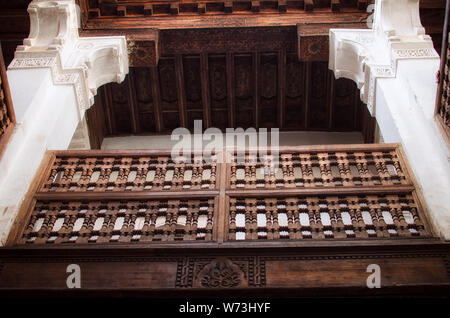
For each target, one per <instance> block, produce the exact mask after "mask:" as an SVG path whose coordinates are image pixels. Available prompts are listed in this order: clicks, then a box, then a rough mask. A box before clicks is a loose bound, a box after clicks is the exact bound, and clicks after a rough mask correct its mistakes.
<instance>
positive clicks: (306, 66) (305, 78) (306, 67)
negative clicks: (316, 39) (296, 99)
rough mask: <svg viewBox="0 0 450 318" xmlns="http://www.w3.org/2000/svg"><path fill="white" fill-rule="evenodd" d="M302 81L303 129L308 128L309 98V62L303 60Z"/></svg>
mask: <svg viewBox="0 0 450 318" xmlns="http://www.w3.org/2000/svg"><path fill="white" fill-rule="evenodd" d="M303 70H304V71H303V72H304V75H303V83H304V87H305V91H304V92H303V96H304V102H303V103H304V107H305V129H307V128H308V124H309V122H308V116H309V99H310V86H311V62H305V64H304V67H303Z"/></svg>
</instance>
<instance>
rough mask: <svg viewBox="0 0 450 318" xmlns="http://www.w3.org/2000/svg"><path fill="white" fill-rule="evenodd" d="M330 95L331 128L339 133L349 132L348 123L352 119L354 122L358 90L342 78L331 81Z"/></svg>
mask: <svg viewBox="0 0 450 318" xmlns="http://www.w3.org/2000/svg"><path fill="white" fill-rule="evenodd" d="M331 94H333V109H332V112H333V113H332V116H333V117H332V120H331V123H332V128H333V129H334V130H339V131H345V130H351V128H350V127H349V126H348V121H349V119H351V118H352V117H353V118H354V119H353V120H354V121H355V122H356V119H355V117H356V114H357V107H358V102H359V90H358V89H356V86H355V84H354V83H353V81H351V80H349V79H345V78H343V79H341V80H339V81H333V87H332V90H331Z"/></svg>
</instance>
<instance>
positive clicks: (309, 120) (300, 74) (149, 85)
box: [94, 50, 373, 141]
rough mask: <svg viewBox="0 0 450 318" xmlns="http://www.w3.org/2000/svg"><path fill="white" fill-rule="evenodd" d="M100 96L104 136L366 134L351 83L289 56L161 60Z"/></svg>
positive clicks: (280, 53) (259, 54) (369, 123)
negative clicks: (214, 131)
mask: <svg viewBox="0 0 450 318" xmlns="http://www.w3.org/2000/svg"><path fill="white" fill-rule="evenodd" d="M100 92H101V94H99V95H98V97H97V102H96V104H98V106H94V108H95V107H102V108H103V111H102V112H97V113H104V116H105V118H104V121H105V125H106V132H107V133H106V134H107V135H111V136H116V135H124V134H136V133H137V134H153V133H167V134H170V133H171V132H172V130H173V129H175V128H178V127H186V128H188V129H191V130H192V129H193V128H194V120H196V119H200V120H203V123H202V125H203V129H207V128H209V127H217V128H220V129H222V130H225V128H237V127H242V128H244V129H247V128H249V127H254V128H273V127H275V128H280V130H284V131H286V130H291V131H292V130H316V131H363V130H364V131H365V132H366V134H368V136H373V131H372V130H373V119H371V118H370V115H369V114H368V113H367V112H364V111H363V110H362V109H363V108H366V106H365V105H364V104H363V103H361V102H360V99H359V96H358V94H359V90H358V89H357V88H356V85H355V84H354V83H353V82H352V81H350V80H347V79H339V80H335V79H334V75H333V73H332V72H331V71H329V70H328V64H327V62H301V61H299V60H298V57H297V53H296V52H295V51H288V52H286V51H284V50H279V51H275V52H274V51H262V52H259V51H256V52H242V53H231V52H227V53H223V54H206V53H202V54H189V55H182V54H178V55H175V56H174V55H168V56H163V57H161V59H160V62H159V65H158V67H139V68H131V69H130V74H129V75H128V76H127V78H126V80H125V81H124V83H122V84H120V85H119V84H107V85H105V86H104V87H102V88H100ZM99 99H100V100H99ZM366 117H368V118H366ZM370 127H372V128H370ZM94 128H95V129H98V127H94ZM367 140H369V141H370V138H368V139H367Z"/></svg>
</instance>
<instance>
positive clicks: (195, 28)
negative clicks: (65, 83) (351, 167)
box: [0, 0, 445, 147]
mask: <svg viewBox="0 0 450 318" xmlns="http://www.w3.org/2000/svg"><path fill="white" fill-rule="evenodd" d="M29 2H30V1H29V0H19V1H14V2H12V3H11V2H10V1H8V2H6V1H2V2H0V12H1V13H0V22H1V23H2V28H1V30H0V40H1V42H2V45H3V49H4V53H5V59H6V61H7V63H8V62H9V61H10V60H11V59H12V56H13V51H14V49H15V46H16V45H17V44H19V43H20V41H21V39H22V38H24V37H26V36H27V33H28V28H29V22H28V17H27V13H26V9H25V8H26V6H27V4H28V3H29ZM77 2H78V3H79V5H80V8H81V13H82V14H81V21H82V28H81V30H80V33H81V35H82V36H96V35H116V34H122V35H126V36H127V40H128V47H129V58H130V65H131V69H130V75H129V76H128V77H127V78H126V80H125V82H124V83H122V84H120V85H118V84H108V85H106V86H105V87H103V88H101V89H100V90H99V95H98V97H97V98H96V106H95V107H93V108H92V109H91V110H90V111H89V112H88V120H89V126H90V130H91V132H92V134H93V136H91V139H92V140H91V142H92V144H93V145H94V147H99V145H100V143H101V140H102V139H103V136H105V135H121V134H142V133H169V132H170V131H171V130H172V129H173V128H176V127H179V126H184V127H188V128H191V127H192V125H193V120H194V119H203V122H204V128H207V127H211V126H214V127H219V128H225V127H243V128H246V127H256V128H258V127H269V128H270V127H279V128H280V129H281V130H322V131H352V130H353V131H354V130H360V131H363V132H364V135H365V139H366V141H371V140H372V137H373V125H374V123H373V120H372V119H371V118H370V116H369V115H368V114H367V111H366V109H365V106H364V105H363V104H362V103H361V102H360V101H359V96H358V90H357V89H356V87H355V85H354V84H353V82H351V81H349V80H344V79H340V80H337V81H336V80H335V79H334V76H333V74H332V73H331V72H330V71H329V70H328V65H327V63H328V62H327V60H328V31H329V29H330V28H342V27H344V28H364V27H366V24H365V21H366V19H367V17H368V16H369V14H368V13H367V12H366V7H367V4H368V3H370V1H366V0H292V1H286V0H276V1H228V0H226V1H201V2H199V1H194V0H192V1H189V0H186V1H185V0H183V1H168V0H162V1H154V0H78V1H77ZM444 7H445V0H422V1H421V18H422V23H423V24H424V26H425V28H426V31H427V33H429V34H431V35H432V37H433V40H434V41H435V46H436V48H437V49H438V50H440V45H441V43H440V42H441V37H442V25H443V21H444V10H443V8H444Z"/></svg>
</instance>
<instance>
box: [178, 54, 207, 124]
mask: <svg viewBox="0 0 450 318" xmlns="http://www.w3.org/2000/svg"><path fill="white" fill-rule="evenodd" d="M183 66H184V67H183V71H184V81H185V84H184V87H185V90H186V112H187V117H186V118H187V127H188V128H193V127H194V120H196V119H199V120H203V99H202V74H201V58H200V56H198V55H197V56H185V57H183Z"/></svg>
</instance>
